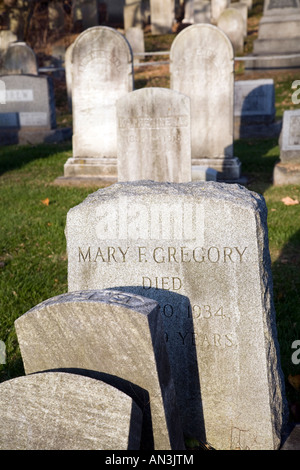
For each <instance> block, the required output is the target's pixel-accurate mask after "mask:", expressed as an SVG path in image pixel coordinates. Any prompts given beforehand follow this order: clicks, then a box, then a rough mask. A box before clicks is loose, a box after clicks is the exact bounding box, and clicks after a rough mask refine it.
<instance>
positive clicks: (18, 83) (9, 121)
mask: <svg viewBox="0 0 300 470" xmlns="http://www.w3.org/2000/svg"><path fill="white" fill-rule="evenodd" d="M1 80H2V82H4V84H5V90H4V89H2V90H1V92H0V94H1V99H0V130H2V129H4V128H5V129H9V130H22V129H27V130H29V129H32V130H33V129H38V130H43V129H48V130H50V129H54V128H55V127H56V116H55V102H54V90H53V84H52V80H51V78H49V77H45V76H34V75H2V76H1ZM3 95H4V98H5V103H3V101H4V100H3Z"/></svg>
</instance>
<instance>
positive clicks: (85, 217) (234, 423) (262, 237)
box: [28, 181, 286, 450]
mask: <svg viewBox="0 0 300 470" xmlns="http://www.w3.org/2000/svg"><path fill="white" fill-rule="evenodd" d="M66 238H67V252H68V288H69V290H78V289H97V288H108V287H115V288H116V289H118V290H121V289H122V290H123V291H124V293H125V292H132V293H135V294H138V295H143V296H146V297H149V298H153V299H155V300H157V301H158V303H159V304H160V309H161V317H162V320H163V323H164V329H165V340H166V345H167V350H168V354H169V358H170V365H171V371H172V376H173V378H174V383H175V389H176V394H177V402H178V405H179V410H180V415H181V420H182V423H183V429H184V433H185V434H186V435H188V436H192V437H195V438H198V439H201V440H202V441H204V442H205V441H208V442H209V443H210V444H211V445H212V446H213V447H214V448H216V449H235V448H238V447H239V448H242V449H265V450H266V449H276V448H278V446H279V444H280V434H281V430H282V427H283V423H284V420H285V411H286V410H285V398H284V391H283V379H282V374H281V369H280V362H279V352H278V343H277V337H276V323H275V312H274V306H273V296H272V279H271V267H270V256H269V251H268V236H267V210H266V205H265V202H264V199H263V197H262V196H260V195H258V194H256V193H253V192H250V191H248V190H247V189H245V188H243V187H241V186H239V185H227V184H226V183H215V182H205V183H182V184H175V183H174V184H172V183H155V182H153V181H152V182H149V181H148V182H147V181H146V182H132V183H129V182H127V183H117V184H115V185H112V186H110V187H109V188H106V189H100V190H98V191H97V192H95V193H93V194H91V195H90V196H88V198H87V199H86V200H85V201H83V202H82V203H81V204H79V205H78V206H76V207H74V208H72V209H71V210H70V211H69V212H68V216H67V225H66ZM46 331H48V329H46ZM28 347H29V343H28Z"/></svg>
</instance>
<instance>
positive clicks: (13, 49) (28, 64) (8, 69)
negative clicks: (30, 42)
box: [2, 42, 38, 75]
mask: <svg viewBox="0 0 300 470" xmlns="http://www.w3.org/2000/svg"><path fill="white" fill-rule="evenodd" d="M2 73H3V74H32V75H38V65H37V60H36V55H35V53H34V51H33V50H32V49H31V47H29V46H27V44H26V43H25V42H15V43H11V44H10V45H9V46H8V48H7V50H6V53H5V56H4V61H3V70H2Z"/></svg>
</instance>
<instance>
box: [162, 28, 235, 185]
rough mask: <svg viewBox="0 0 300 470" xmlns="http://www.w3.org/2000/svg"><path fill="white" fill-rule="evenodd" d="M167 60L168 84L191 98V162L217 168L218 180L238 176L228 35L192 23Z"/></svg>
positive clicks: (182, 32)
mask: <svg viewBox="0 0 300 470" xmlns="http://www.w3.org/2000/svg"><path fill="white" fill-rule="evenodd" d="M170 60H171V64H170V74H171V85H170V88H171V89H173V90H176V91H179V92H180V93H183V94H185V95H187V96H189V97H190V99H191V152H192V165H197V166H208V167H211V168H213V169H215V170H217V171H218V179H219V180H224V181H237V180H239V178H240V172H241V163H240V161H239V160H238V158H236V157H234V155H233V95H234V54H233V48H232V45H231V42H230V40H229V39H228V37H227V36H226V35H225V33H224V32H223V31H221V30H220V29H219V28H217V27H216V26H213V25H210V24H195V25H192V26H189V27H187V28H185V29H184V30H183V31H181V32H180V33H179V34H178V35H177V36H176V38H175V39H174V41H173V43H172V46H171V50H170ZM220 109H221V110H222V112H220Z"/></svg>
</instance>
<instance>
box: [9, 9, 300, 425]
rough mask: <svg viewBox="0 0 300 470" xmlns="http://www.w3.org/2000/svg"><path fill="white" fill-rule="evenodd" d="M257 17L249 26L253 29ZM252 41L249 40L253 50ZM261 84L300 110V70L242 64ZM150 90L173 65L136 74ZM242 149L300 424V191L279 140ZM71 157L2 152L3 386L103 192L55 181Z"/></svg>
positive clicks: (155, 46) (62, 152)
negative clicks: (70, 226)
mask: <svg viewBox="0 0 300 470" xmlns="http://www.w3.org/2000/svg"><path fill="white" fill-rule="evenodd" d="M257 18H258V17H252V18H250V20H249V25H250V27H252V28H253V31H254V30H255V28H256V26H257ZM172 40H173V37H172V35H171V36H170V35H169V36H161V37H157V38H156V39H155V42H154V39H153V38H152V37H151V36H147V37H146V41H148V44H147V43H146V50H151V51H155V50H169V47H170V42H171V41H172ZM252 40H253V37H252V36H251V35H250V36H248V41H249V44H248V47H249V48H251V41H252ZM245 52H246V53H247V50H246V51H245ZM149 60H150V59H149ZM151 60H153V59H152V58H151ZM157 60H163V58H161V57H160V58H158V59H157ZM258 78H273V79H274V82H275V93H276V118H277V119H281V118H282V115H283V112H284V110H288V109H298V108H299V106H300V105H299V104H293V103H292V93H293V90H292V88H291V85H292V83H293V82H294V81H295V80H299V79H300V70H296V71H294V72H292V71H289V72H283V71H269V72H261V73H258V72H256V73H255V74H250V73H249V74H244V71H243V65H242V63H241V62H237V64H236V80H239V79H258ZM54 85H55V97H56V109H57V124H58V126H59V127H68V126H70V125H72V116H71V114H70V112H69V111H68V106H67V95H66V89H65V81H64V77H60V78H59V77H58V78H54ZM146 86H147V87H149V86H152V87H156V86H159V87H167V88H168V87H169V67H168V65H160V66H157V67H150V66H149V67H140V68H136V69H135V87H136V88H142V87H146ZM234 149H235V151H234V155H235V156H236V157H238V158H239V159H240V161H241V163H242V174H243V176H246V177H247V185H246V186H247V188H248V189H250V190H252V191H256V192H258V193H260V194H262V195H263V196H264V198H265V200H266V204H267V207H268V229H269V248H270V254H271V260H272V273H273V282H274V302H275V309H276V318H277V329H278V336H279V344H280V352H281V361H282V368H283V372H284V376H285V382H286V393H287V398H288V401H289V405H290V419H291V421H293V422H300V365H297V364H294V363H293V362H292V354H293V352H294V350H293V349H292V344H293V342H294V341H295V340H300V277H299V268H300V217H299V211H300V185H299V186H296V185H287V186H273V185H272V177H273V170H274V166H275V164H276V163H277V162H278V161H279V154H280V151H279V145H278V139H277V138H274V139H244V140H237V141H235V145H234ZM71 156H72V142H71V141H66V142H63V143H59V144H41V145H27V146H9V147H0V201H1V203H0V217H1V231H0V315H1V323H0V340H2V341H4V342H5V344H6V363H5V364H0V382H2V381H5V380H8V379H11V378H14V377H17V376H21V375H24V369H23V364H22V359H21V354H20V351H19V346H18V341H17V337H16V333H15V329H14V321H15V320H16V319H17V318H18V317H20V316H21V315H23V314H24V313H25V312H27V311H28V310H29V309H31V308H32V307H34V306H35V305H37V304H38V303H40V302H42V301H44V300H46V299H48V298H50V297H53V296H56V295H59V294H62V293H65V292H67V290H68V286H67V255H66V238H65V234H64V230H65V224H66V215H67V212H68V210H69V209H70V208H71V207H74V206H76V205H77V204H79V203H80V202H82V201H83V200H84V199H85V197H86V196H87V195H88V194H90V193H92V192H94V191H95V190H96V189H98V188H96V187H63V186H57V185H55V184H54V183H53V182H54V180H55V179H56V178H57V177H59V176H62V175H63V166H64V164H65V162H66V161H67V159H68V158H70V157H71ZM227 223H228V224H230V220H228V221H227ZM220 393H222V391H221V390H220Z"/></svg>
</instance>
